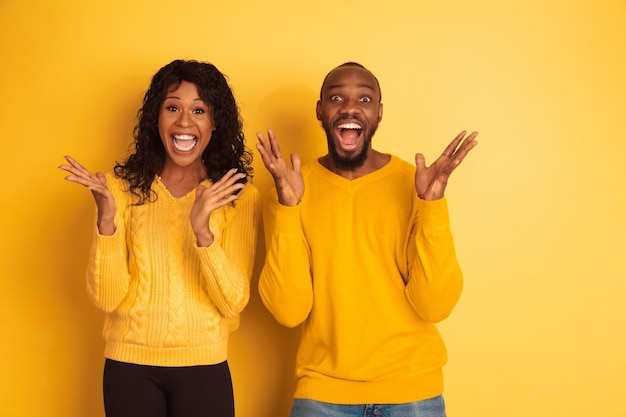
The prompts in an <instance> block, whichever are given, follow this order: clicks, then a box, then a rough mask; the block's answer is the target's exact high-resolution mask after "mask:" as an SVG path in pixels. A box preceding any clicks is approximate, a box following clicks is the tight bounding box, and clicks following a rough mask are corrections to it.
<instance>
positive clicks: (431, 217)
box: [418, 196, 450, 227]
mask: <svg viewBox="0 0 626 417" xmlns="http://www.w3.org/2000/svg"><path fill="white" fill-rule="evenodd" d="M418 201H419V203H418V206H419V219H420V223H421V224H422V225H423V227H439V226H447V225H448V224H449V223H450V218H449V216H448V202H447V200H446V197H445V196H444V197H442V198H440V199H439V200H421V199H419V200H418Z"/></svg>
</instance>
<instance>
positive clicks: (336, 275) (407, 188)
mask: <svg viewBox="0 0 626 417" xmlns="http://www.w3.org/2000/svg"><path fill="white" fill-rule="evenodd" d="M302 174H303V177H304V183H305V191H304V196H303V198H302V200H301V202H300V203H299V204H298V205H297V206H295V207H286V206H283V205H281V204H280V203H278V199H277V195H276V192H275V190H274V192H273V193H271V194H270V195H269V196H268V199H267V201H266V205H265V211H264V227H265V233H266V248H267V249H266V250H267V255H266V261H265V264H264V267H263V270H262V272H261V276H260V280H259V292H260V295H261V298H262V300H263V303H264V304H265V306H266V307H267V308H268V310H269V311H270V312H271V313H272V314H273V315H274V317H275V318H276V319H277V321H278V322H280V323H282V324H283V325H285V326H288V327H295V326H298V325H301V339H300V343H299V347H298V353H297V359H296V377H297V384H296V390H295V394H294V395H295V397H296V398H307V399H313V400H317V401H323V402H329V403H337V404H373V403H406V402H413V401H419V400H422V399H427V398H432V397H435V396H437V395H439V394H441V393H442V392H443V377H442V367H443V365H444V364H445V363H446V360H447V354H446V349H445V346H444V343H443V341H442V338H441V336H440V334H439V332H438V330H437V328H436V326H435V323H436V322H438V321H440V320H442V319H444V318H445V317H447V316H448V315H449V314H450V312H451V311H452V309H453V307H454V306H455V304H456V302H457V300H458V298H459V296H460V293H461V289H462V285H463V278H462V274H461V270H460V267H459V265H458V262H457V260H456V254H455V249H454V243H453V239H452V234H451V232H450V224H449V219H448V209H447V204H446V200H445V198H442V199H440V200H436V201H424V200H421V199H419V197H418V196H417V193H416V191H415V167H413V166H412V165H410V164H408V163H407V162H405V161H402V160H401V159H399V158H397V157H395V156H391V159H390V161H389V162H388V163H387V164H386V165H384V166H383V167H382V168H380V169H378V170H376V171H373V172H371V173H369V174H367V175H364V176H362V177H359V178H357V179H354V180H348V179H346V178H343V177H341V176H339V175H336V174H334V173H333V172H331V171H329V170H328V169H326V168H324V167H323V166H322V165H321V164H320V163H319V162H314V163H310V164H308V165H306V166H304V167H303V168H302Z"/></svg>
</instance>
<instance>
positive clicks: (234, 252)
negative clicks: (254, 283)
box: [196, 185, 260, 317]
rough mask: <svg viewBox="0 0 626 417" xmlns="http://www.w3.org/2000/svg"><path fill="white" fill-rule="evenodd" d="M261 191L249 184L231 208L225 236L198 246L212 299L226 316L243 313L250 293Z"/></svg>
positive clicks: (222, 235) (223, 233)
mask: <svg viewBox="0 0 626 417" xmlns="http://www.w3.org/2000/svg"><path fill="white" fill-rule="evenodd" d="M259 204H260V195H259V192H258V190H257V189H256V188H255V187H254V186H252V185H248V186H247V187H246V188H245V189H244V190H243V191H242V192H241V196H240V198H239V199H238V200H237V201H236V205H235V208H234V209H232V210H229V212H228V213H227V215H226V216H227V217H228V218H227V219H226V222H225V225H224V227H223V230H222V231H221V239H219V241H218V240H217V239H216V241H215V242H214V243H213V244H211V245H210V246H209V247H206V248H198V247H196V249H197V253H198V256H199V258H200V263H201V268H202V272H203V275H204V277H205V279H206V283H207V291H208V293H209V297H210V298H211V301H213V303H214V304H215V305H216V307H217V308H218V309H219V311H220V312H221V313H222V314H223V315H224V316H225V317H234V316H236V315H237V314H239V313H241V311H242V310H243V309H244V307H245V306H246V304H247V303H248V299H249V297H250V278H251V276H252V270H253V268H254V257H255V251H256V244H257V236H258V229H259V224H258V223H259V216H260V210H259Z"/></svg>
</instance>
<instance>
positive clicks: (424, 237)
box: [405, 198, 463, 323]
mask: <svg viewBox="0 0 626 417" xmlns="http://www.w3.org/2000/svg"><path fill="white" fill-rule="evenodd" d="M409 245H410V246H409V279H408V283H407V285H406V289H405V292H406V296H407V298H408V300H409V302H410V303H411V305H412V306H413V308H414V309H415V311H416V312H417V313H418V314H419V316H420V317H421V318H423V319H424V320H426V321H428V322H431V323H437V322H439V321H441V320H443V319H445V318H446V317H448V315H449V314H450V313H451V312H452V309H453V308H454V306H455V305H456V303H457V301H458V299H459V297H460V295H461V290H462V288H463V275H462V273H461V268H460V266H459V264H458V262H457V259H456V252H455V249H454V242H453V239H452V233H451V232H450V223H449V220H448V207H447V203H446V200H445V198H442V199H439V200H436V201H421V202H420V209H419V213H418V219H417V222H416V224H415V225H414V228H413V232H412V236H411V240H410V243H409Z"/></svg>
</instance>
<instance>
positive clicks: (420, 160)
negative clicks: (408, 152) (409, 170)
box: [415, 153, 426, 171]
mask: <svg viewBox="0 0 626 417" xmlns="http://www.w3.org/2000/svg"><path fill="white" fill-rule="evenodd" d="M415 167H416V168H417V170H418V171H420V170H422V169H424V168H426V158H424V155H423V154H421V153H416V154H415Z"/></svg>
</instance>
